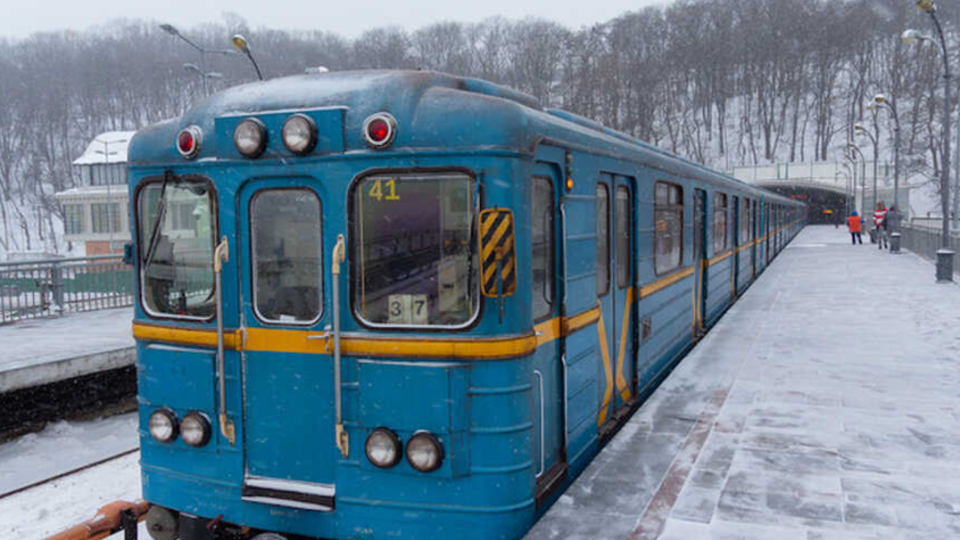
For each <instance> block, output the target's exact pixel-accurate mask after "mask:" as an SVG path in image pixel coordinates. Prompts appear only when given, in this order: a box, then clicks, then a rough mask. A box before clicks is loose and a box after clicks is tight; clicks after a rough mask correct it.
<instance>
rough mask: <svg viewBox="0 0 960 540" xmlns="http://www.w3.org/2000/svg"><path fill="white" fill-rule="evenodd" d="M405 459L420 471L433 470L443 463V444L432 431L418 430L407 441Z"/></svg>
mask: <svg viewBox="0 0 960 540" xmlns="http://www.w3.org/2000/svg"><path fill="white" fill-rule="evenodd" d="M407 461H408V462H410V466H411V467H413V468H414V469H416V470H418V471H420V472H423V473H428V472H433V471H435V470H437V469H439V468H440V464H441V463H443V445H442V444H440V441H439V440H438V439H437V438H436V437H435V436H434V435H433V434H432V433H430V432H427V431H418V432H416V433H414V434H413V437H411V438H410V440H409V441H407Z"/></svg>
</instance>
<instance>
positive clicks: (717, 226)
mask: <svg viewBox="0 0 960 540" xmlns="http://www.w3.org/2000/svg"><path fill="white" fill-rule="evenodd" d="M728 221H729V209H728V208H727V195H726V194H724V193H714V194H713V253H714V254H715V255H719V254H720V253H723V252H724V251H726V250H727V247H728V246H729V240H730V239H729V236H730V231H729V227H728V226H727V223H728Z"/></svg>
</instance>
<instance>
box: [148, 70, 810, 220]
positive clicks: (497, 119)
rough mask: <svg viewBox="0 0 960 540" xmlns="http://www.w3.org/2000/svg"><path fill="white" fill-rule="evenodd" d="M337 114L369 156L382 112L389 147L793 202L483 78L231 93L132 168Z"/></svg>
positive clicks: (182, 123)
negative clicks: (299, 115) (563, 162)
mask: <svg viewBox="0 0 960 540" xmlns="http://www.w3.org/2000/svg"><path fill="white" fill-rule="evenodd" d="M322 108H339V109H343V110H344V111H345V114H344V126H343V127H344V135H345V148H346V151H347V152H369V151H371V150H369V148H368V147H367V146H366V144H365V143H364V141H363V140H362V138H361V128H362V125H363V122H364V120H365V119H366V118H367V117H368V116H370V115H371V114H374V113H377V112H381V111H386V112H389V113H390V114H392V115H393V116H394V117H395V118H396V119H397V125H398V129H397V137H396V140H395V141H394V144H393V150H396V151H403V150H405V149H406V150H414V149H424V148H429V149H437V148H451V149H452V148H464V149H469V148H473V149H476V148H486V149H502V150H512V151H517V152H525V153H529V152H532V151H533V149H534V148H535V147H536V146H537V144H539V143H540V142H542V141H543V140H544V138H545V139H546V140H548V141H550V142H554V143H556V144H561V145H569V146H572V147H575V148H579V149H583V150H586V151H592V152H599V153H604V154H607V155H610V156H612V157H615V158H618V159H624V160H628V161H633V162H638V163H642V164H644V165H646V166H650V167H654V168H657V169H661V170H664V171H668V172H670V173H673V174H676V175H678V176H681V177H689V178H697V179H700V180H707V181H710V182H712V183H715V184H720V185H730V184H733V185H735V186H736V187H737V188H739V189H742V190H745V191H750V192H755V193H756V194H760V193H763V194H764V195H765V196H766V197H767V198H770V199H779V200H781V202H784V203H788V204H797V205H800V204H801V203H797V202H796V201H793V200H791V199H789V198H786V197H782V196H780V195H777V194H775V193H772V192H770V191H766V190H762V189H760V188H757V187H754V186H751V185H749V184H746V183H744V182H741V181H739V180H736V179H734V178H732V177H729V176H727V175H724V174H721V173H718V172H716V171H713V170H710V169H708V168H706V167H703V166H701V165H698V164H696V163H693V162H691V161H688V160H685V159H683V158H680V157H677V156H674V155H671V154H669V153H668V152H666V151H664V150H661V149H659V148H657V147H654V146H652V145H649V144H646V143H644V142H642V141H638V140H636V139H634V138H632V137H630V136H629V135H626V134H624V133H621V132H618V131H615V130H612V129H610V128H607V127H604V126H603V125H601V124H599V123H596V122H594V121H592V120H589V119H586V118H583V117H580V116H577V115H575V114H573V113H569V112H566V111H562V110H558V109H545V108H544V107H542V106H541V104H540V103H539V102H538V100H537V99H535V98H534V97H532V96H530V95H527V94H524V93H522V92H518V91H516V90H513V89H511V88H507V87H505V86H501V85H497V84H494V83H490V82H487V81H483V80H480V79H473V78H467V77H456V76H453V75H448V74H445V73H438V72H432V71H385V70H371V71H344V72H327V73H321V74H311V75H298V76H292V77H283V78H277V79H271V80H267V81H262V82H254V83H250V84H244V85H240V86H235V87H232V88H228V89H226V90H224V91H222V92H219V93H217V94H214V95H212V96H210V97H208V98H206V99H205V100H203V101H200V102H199V103H197V104H196V105H195V106H194V107H193V108H191V109H190V110H188V111H187V112H186V113H185V114H184V115H183V116H181V117H179V118H175V119H171V120H167V121H165V122H161V123H159V124H154V125H152V126H149V127H147V128H145V129H143V130H141V131H140V132H138V133H137V135H136V136H135V137H134V139H133V140H132V142H131V144H130V149H129V159H130V162H131V164H133V165H142V164H158V163H169V162H181V161H182V158H181V157H180V155H179V154H178V153H177V151H176V149H175V148H174V145H173V141H174V138H175V135H176V133H177V132H179V131H180V130H181V129H183V128H185V127H187V126H190V125H197V126H199V127H200V128H201V129H202V130H203V132H204V133H205V134H208V137H210V136H211V135H212V134H214V133H215V130H214V120H215V119H216V118H217V117H223V116H236V115H246V114H249V115H255V114H258V113H265V112H277V111H294V110H309V109H322ZM218 142H219V143H221V144H232V141H229V142H228V141H216V140H209V139H208V140H205V141H204V145H203V148H202V150H201V154H200V155H199V156H198V159H199V160H204V159H215V157H216V155H217V154H216V145H217V144H218Z"/></svg>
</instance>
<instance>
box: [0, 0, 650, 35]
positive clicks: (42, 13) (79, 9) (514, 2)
mask: <svg viewBox="0 0 960 540" xmlns="http://www.w3.org/2000/svg"><path fill="white" fill-rule="evenodd" d="M0 3H2V5H3V7H0V12H2V15H0V36H6V37H25V36H27V35H29V34H31V33H33V32H37V31H48V30H62V29H67V28H69V29H74V30H84V29H86V28H89V27H90V26H94V25H98V24H102V23H104V22H106V21H109V20H111V19H117V18H124V17H127V18H144V19H155V20H157V21H167V22H170V23H172V24H174V25H178V26H181V27H184V28H189V27H190V26H191V25H194V24H197V23H202V22H219V21H221V14H222V13H223V12H225V11H232V12H235V13H238V14H239V15H241V16H243V17H245V18H246V19H247V21H248V22H249V24H250V26H251V27H253V28H256V27H258V26H269V27H272V28H283V29H319V30H328V31H333V32H337V33H339V34H341V35H344V36H347V37H356V36H357V35H358V34H359V33H360V32H361V31H363V30H364V29H367V28H371V27H374V26H384V25H399V26H402V27H404V28H407V29H414V28H418V27H420V26H423V25H426V24H429V23H431V22H436V21H441V20H456V21H463V22H475V21H479V20H481V19H484V18H486V17H490V16H493V15H502V16H505V17H508V18H511V19H514V18H523V17H526V16H530V15H533V16H538V17H543V18H546V19H552V20H555V21H557V22H560V23H561V24H564V25H566V26H568V27H570V28H574V29H576V28H579V27H581V26H585V25H591V24H593V23H596V22H603V21H606V20H609V19H611V18H613V17H616V16H617V15H619V14H621V13H623V12H625V11H628V10H636V9H639V8H640V7H643V6H646V5H659V4H664V3H667V0H600V1H590V0H587V1H584V0H480V1H465V2H464V1H456V0H446V1H441V0H394V1H387V0H365V1H358V0H346V1H336V0H334V1H331V0H234V1H232V2H223V1H213V0H166V1H164V0H160V1H156V0H152V1H146V0H133V1H124V0H46V1H30V0H0Z"/></svg>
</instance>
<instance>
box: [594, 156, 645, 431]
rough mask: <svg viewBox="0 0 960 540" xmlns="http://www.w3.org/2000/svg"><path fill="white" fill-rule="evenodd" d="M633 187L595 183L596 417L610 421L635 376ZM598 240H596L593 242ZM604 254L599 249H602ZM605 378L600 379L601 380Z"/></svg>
mask: <svg viewBox="0 0 960 540" xmlns="http://www.w3.org/2000/svg"><path fill="white" fill-rule="evenodd" d="M635 190H636V187H635V185H634V181H633V179H632V178H628V177H624V176H617V175H612V174H606V173H604V174H602V175H601V178H600V181H599V182H598V184H597V212H598V214H597V232H598V236H600V235H604V236H606V241H605V246H603V249H601V247H600V244H598V250H597V251H598V253H597V255H598V259H603V260H598V272H602V273H605V274H606V277H605V278H603V277H601V278H600V280H602V281H603V282H604V284H605V285H606V288H605V291H604V290H601V288H600V287H599V285H600V282H599V281H598V291H597V292H598V296H599V297H600V298H599V301H600V310H601V312H600V324H599V326H598V330H599V332H600V349H601V351H600V352H601V357H602V360H603V362H602V364H603V365H602V370H603V373H602V374H601V375H602V376H601V378H600V380H601V384H600V392H601V396H600V404H601V407H600V409H601V410H600V421H599V424H600V426H601V430H603V429H604V427H603V426H604V424H611V425H612V423H613V421H614V420H615V419H616V418H617V413H618V412H619V411H623V410H626V409H627V407H626V406H627V405H629V403H630V400H631V398H632V397H633V388H634V387H635V383H634V381H635V379H636V361H635V356H636V352H635V341H636V340H635V336H636V321H637V315H636V303H637V298H636V296H637V295H636V292H637V288H636V279H637V277H636V265H635V264H634V261H635V258H634V252H635V250H636V246H635V244H636V233H635V231H636V223H637V221H636V220H637V216H636V202H635V201H636V197H635V193H636V191H635ZM601 241H602V239H600V238H598V242H601ZM602 252H604V253H602ZM603 381H605V382H603Z"/></svg>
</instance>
